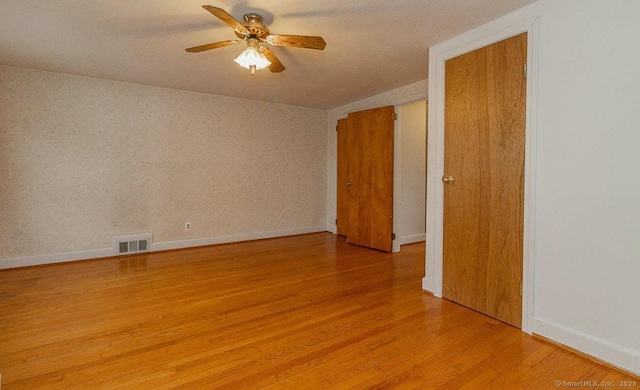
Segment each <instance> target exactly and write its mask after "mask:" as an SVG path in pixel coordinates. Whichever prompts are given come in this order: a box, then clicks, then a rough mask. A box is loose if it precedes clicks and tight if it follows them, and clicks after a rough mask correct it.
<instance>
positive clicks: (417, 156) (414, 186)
mask: <svg viewBox="0 0 640 390" xmlns="http://www.w3.org/2000/svg"><path fill="white" fill-rule="evenodd" d="M397 111H398V134H399V142H400V156H399V158H400V170H399V174H400V180H399V181H400V191H399V192H400V193H399V198H400V199H399V200H398V202H397V203H398V208H399V210H398V218H399V219H400V220H399V222H398V232H397V235H398V239H399V240H400V244H401V245H404V244H408V243H412V242H419V241H424V240H425V206H426V187H425V181H426V178H427V102H426V101H424V100H421V101H418V102H414V103H409V104H404V105H401V106H400V107H398V109H397Z"/></svg>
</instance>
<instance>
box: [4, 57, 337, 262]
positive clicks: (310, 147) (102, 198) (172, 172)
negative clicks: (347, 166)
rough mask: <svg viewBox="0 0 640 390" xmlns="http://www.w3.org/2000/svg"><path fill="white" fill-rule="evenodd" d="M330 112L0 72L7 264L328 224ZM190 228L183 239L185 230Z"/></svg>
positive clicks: (10, 69) (72, 78) (34, 73)
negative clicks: (128, 239) (138, 237)
mask: <svg viewBox="0 0 640 390" xmlns="http://www.w3.org/2000/svg"><path fill="white" fill-rule="evenodd" d="M326 121H327V113H326V111H323V110H315V109H308V108H301V107H295V106H286V105H280V104H272V103H264V102H258V101H250V100H244V99H237V98H229V97H223V96H215V95H207V94H200V93H193V92H185V91H179V90H172V89H165V88H157V87H149V86H143V85H137V84H129V83H122V82H115V81H109V80H101V79H94V78H87V77H79V76H71V75H65V74H58V73H51V72H42V71H36V70H28V69H20V68H13V67H6V66H0V202H1V203H0V205H1V207H0V237H1V239H0V258H8V257H17V256H29V255H36V254H52V253H61V252H68V251H81V250H89V249H96V248H105V247H109V246H110V245H111V237H112V236H114V235H127V234H135V233H144V232H151V233H153V234H154V242H156V243H157V242H165V241H175V240H185V239H196V238H200V237H217V236H228V235H234V234H243V233H253V232H261V231H277V230H286V229H296V228H304V227H312V226H323V225H324V224H325V221H326V216H325V209H326V188H325V185H326V147H327V146H326V145H327V141H326V138H327V135H326V128H327V124H326V123H327V122H326ZM186 221H190V222H192V224H193V230H192V231H191V232H185V231H184V226H183V225H184V222H186Z"/></svg>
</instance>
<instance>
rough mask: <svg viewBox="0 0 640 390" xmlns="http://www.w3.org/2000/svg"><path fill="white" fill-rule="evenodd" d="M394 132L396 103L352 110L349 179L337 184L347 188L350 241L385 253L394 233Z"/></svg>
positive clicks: (348, 153) (348, 142) (347, 229)
mask: <svg viewBox="0 0 640 390" xmlns="http://www.w3.org/2000/svg"><path fill="white" fill-rule="evenodd" d="M338 132H340V129H339V130H338ZM393 132H394V109H393V106H388V107H381V108H376V109H372V110H366V111H359V112H353V113H349V115H348V116H347V136H346V138H347V145H348V150H347V151H346V160H347V182H346V183H338V186H341V185H342V186H345V187H346V188H347V196H346V198H347V203H348V204H347V209H346V216H347V221H346V236H347V242H349V243H352V244H356V245H361V246H365V247H368V248H373V249H378V250H382V251H386V252H391V250H392V234H393ZM338 223H339V224H340V218H338Z"/></svg>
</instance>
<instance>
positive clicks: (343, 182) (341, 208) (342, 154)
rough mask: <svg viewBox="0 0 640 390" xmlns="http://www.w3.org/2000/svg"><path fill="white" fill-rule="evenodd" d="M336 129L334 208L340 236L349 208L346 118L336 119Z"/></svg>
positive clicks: (346, 222)
mask: <svg viewBox="0 0 640 390" xmlns="http://www.w3.org/2000/svg"><path fill="white" fill-rule="evenodd" d="M336 131H337V132H338V134H337V135H338V136H337V138H338V145H337V149H338V151H337V155H338V160H337V165H338V174H337V176H338V180H337V183H336V192H337V202H336V203H337V208H336V229H337V231H338V234H339V235H341V236H346V235H347V232H348V231H349V226H348V222H349V218H348V210H349V193H348V191H347V189H348V186H347V183H348V182H349V179H348V173H349V171H348V163H349V161H348V158H349V154H350V153H349V144H348V142H347V140H348V134H347V132H348V131H349V127H348V125H347V118H344V119H340V120H338V125H337V126H336Z"/></svg>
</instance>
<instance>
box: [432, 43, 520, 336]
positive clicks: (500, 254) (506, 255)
mask: <svg viewBox="0 0 640 390" xmlns="http://www.w3.org/2000/svg"><path fill="white" fill-rule="evenodd" d="M526 47H527V36H526V34H521V35H518V36H516V37H513V38H509V39H507V40H504V41H501V42H498V43H495V44H493V45H491V46H488V47H485V48H482V49H479V50H476V51H473V52H470V53H467V54H464V55H461V56H459V57H456V58H453V59H451V60H448V61H447V62H446V64H445V145H444V147H445V155H444V175H445V176H444V177H443V182H445V183H444V230H443V232H444V243H443V244H444V248H443V250H444V253H443V286H442V290H443V291H442V293H443V296H444V297H445V298H448V299H450V300H453V301H455V302H458V303H460V304H462V305H465V306H468V307H470V308H472V309H475V310H477V311H480V312H482V313H485V314H487V315H489V316H492V317H494V318H497V319H499V320H501V321H504V322H506V323H509V324H511V325H514V326H516V327H521V324H522V322H521V321H522V297H521V286H522V253H523V220H524V150H525V149H524V142H525V94H526V82H525V79H526V75H525V64H526ZM451 180H452V181H451Z"/></svg>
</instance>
